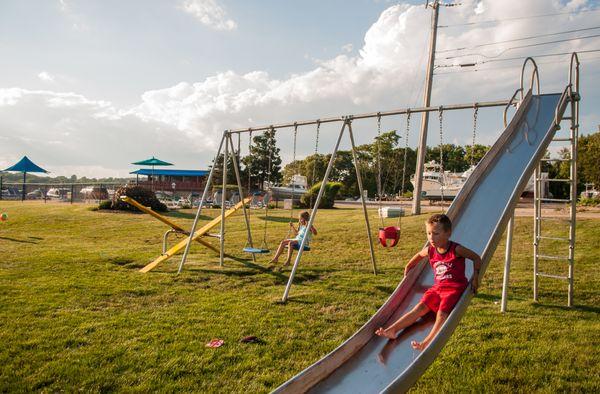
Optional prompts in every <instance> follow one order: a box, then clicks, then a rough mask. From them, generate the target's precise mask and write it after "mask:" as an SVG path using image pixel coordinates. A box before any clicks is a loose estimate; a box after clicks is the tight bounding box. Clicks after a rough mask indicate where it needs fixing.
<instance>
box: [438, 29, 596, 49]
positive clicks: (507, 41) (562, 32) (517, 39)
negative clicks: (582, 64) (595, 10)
mask: <svg viewBox="0 0 600 394" xmlns="http://www.w3.org/2000/svg"><path fill="white" fill-rule="evenodd" d="M595 29H600V26H596V27H587V28H585V29H575V30H565V31H559V32H555V33H547V34H538V35H534V36H528V37H521V38H513V39H511V40H504V41H495V42H488V43H485V44H479V45H475V46H472V47H462V48H452V49H443V50H440V51H436V53H444V52H452V51H464V50H465V49H476V48H481V47H485V46H490V45H498V44H506V43H509V42H517V41H525V40H531V39H534V38H541V37H550V36H557V35H560V34H569V33H577V32H581V31H588V30H595Z"/></svg>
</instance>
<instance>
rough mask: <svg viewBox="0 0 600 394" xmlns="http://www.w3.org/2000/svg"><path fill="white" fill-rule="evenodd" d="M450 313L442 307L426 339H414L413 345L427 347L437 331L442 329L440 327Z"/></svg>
mask: <svg viewBox="0 0 600 394" xmlns="http://www.w3.org/2000/svg"><path fill="white" fill-rule="evenodd" d="M449 314H450V313H448V312H444V311H442V310H441V309H440V310H439V311H438V312H437V314H436V315H435V323H433V328H432V329H431V331H430V332H429V334H428V335H427V336H426V337H425V339H423V341H422V342H417V341H412V343H411V344H412V347H414V348H415V349H419V350H423V349H425V348H426V347H427V345H429V342H431V341H432V340H433V338H435V336H436V335H437V333H438V332H439V331H440V328H442V325H443V324H444V322H445V321H446V319H447V318H448V315H449Z"/></svg>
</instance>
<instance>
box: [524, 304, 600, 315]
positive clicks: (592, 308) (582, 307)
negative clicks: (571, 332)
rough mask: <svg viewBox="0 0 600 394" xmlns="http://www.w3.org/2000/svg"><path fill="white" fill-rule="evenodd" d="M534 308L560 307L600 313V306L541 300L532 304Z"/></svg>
mask: <svg viewBox="0 0 600 394" xmlns="http://www.w3.org/2000/svg"><path fill="white" fill-rule="evenodd" d="M532 306H533V307H534V308H547V309H559V310H561V311H565V312H567V311H580V312H591V313H597V314H600V307H597V306H589V305H574V306H572V307H569V306H566V305H553V304H540V303H539V302H537V303H534V304H532Z"/></svg>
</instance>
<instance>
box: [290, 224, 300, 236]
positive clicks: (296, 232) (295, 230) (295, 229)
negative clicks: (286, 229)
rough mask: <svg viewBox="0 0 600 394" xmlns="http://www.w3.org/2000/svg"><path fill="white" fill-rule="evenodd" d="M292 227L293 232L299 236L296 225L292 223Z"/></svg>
mask: <svg viewBox="0 0 600 394" xmlns="http://www.w3.org/2000/svg"><path fill="white" fill-rule="evenodd" d="M290 227H291V228H292V230H293V231H294V233H295V234H296V235H298V229H297V228H296V227H294V223H292V222H290Z"/></svg>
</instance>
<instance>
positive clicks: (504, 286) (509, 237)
mask: <svg viewBox="0 0 600 394" xmlns="http://www.w3.org/2000/svg"><path fill="white" fill-rule="evenodd" d="M514 226H515V213H514V212H513V214H512V216H511V218H510V219H509V221H508V226H507V230H506V252H505V254H504V279H503V280H502V303H501V304H500V312H506V298H507V293H508V277H509V275H510V258H511V253H512V241H513V231H514Z"/></svg>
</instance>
